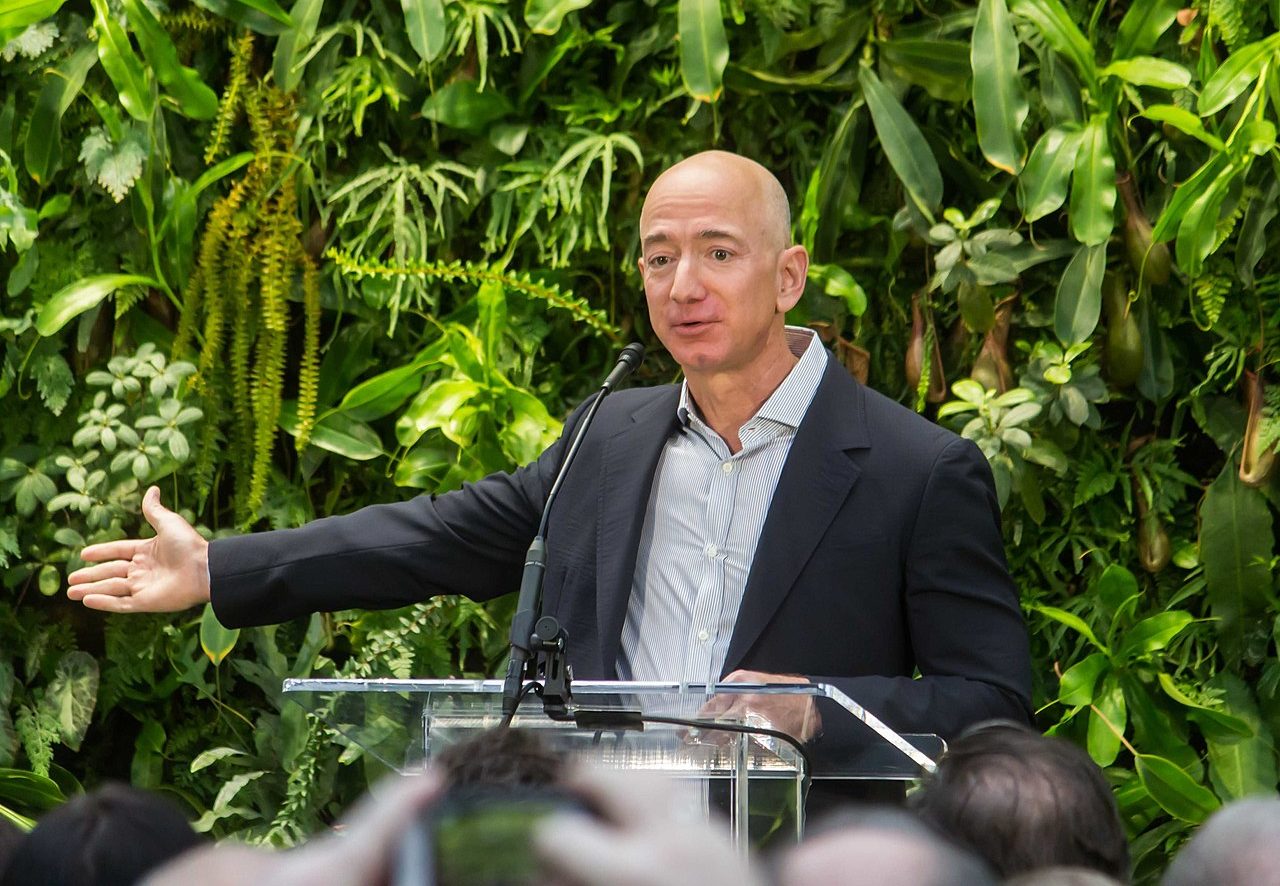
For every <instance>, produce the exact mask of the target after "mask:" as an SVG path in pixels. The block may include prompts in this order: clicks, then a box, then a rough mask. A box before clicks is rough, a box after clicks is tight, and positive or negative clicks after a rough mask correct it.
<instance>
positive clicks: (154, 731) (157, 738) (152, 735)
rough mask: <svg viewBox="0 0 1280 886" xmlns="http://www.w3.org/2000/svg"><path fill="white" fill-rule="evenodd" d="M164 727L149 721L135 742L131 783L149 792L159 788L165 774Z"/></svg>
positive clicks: (156, 722)
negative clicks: (163, 753) (163, 754)
mask: <svg viewBox="0 0 1280 886" xmlns="http://www.w3.org/2000/svg"><path fill="white" fill-rule="evenodd" d="M164 741H165V734H164V727H163V726H161V725H160V723H159V721H157V720H147V721H146V722H145V723H143V724H142V728H141V729H140V730H138V737H137V738H136V739H134V742H133V762H132V763H131V764H130V766H129V783H130V784H132V785H133V786H135V787H139V788H146V789H148V790H150V789H153V788H155V787H157V786H158V785H159V784H160V782H161V776H162V775H163V772H164V757H162V756H161V753H162V752H163V751H164Z"/></svg>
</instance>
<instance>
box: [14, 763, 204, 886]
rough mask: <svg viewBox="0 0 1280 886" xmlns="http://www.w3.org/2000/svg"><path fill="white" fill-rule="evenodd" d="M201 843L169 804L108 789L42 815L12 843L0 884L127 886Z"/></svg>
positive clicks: (117, 788)
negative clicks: (18, 840) (11, 850)
mask: <svg viewBox="0 0 1280 886" xmlns="http://www.w3.org/2000/svg"><path fill="white" fill-rule="evenodd" d="M203 842H204V841H203V839H202V838H201V837H200V835H198V834H197V833H196V832H195V831H193V830H192V829H191V824H190V823H189V822H188V821H187V819H186V816H184V815H183V814H182V810H181V809H179V808H178V807H177V806H176V805H174V804H173V803H172V802H170V801H169V800H166V799H165V798H163V797H160V796H158V795H156V794H153V793H150V792H148V791H143V790H139V789H137V788H132V787H129V786H128V785H122V784H108V785H105V786H103V787H101V788H98V789H97V790H95V791H91V792H90V793H88V794H84V795H82V796H79V797H75V798H73V799H71V800H69V801H67V802H66V803H64V804H63V805H62V806H59V807H58V808H56V809H54V810H52V811H50V812H48V813H46V814H45V815H44V816H43V817H42V818H41V819H40V820H39V821H38V822H37V823H36V827H35V829H34V830H33V831H32V832H31V833H30V834H28V835H27V836H26V837H25V838H23V839H22V841H21V842H20V843H19V844H18V848H17V851H15V852H14V853H13V857H12V858H10V859H9V865H8V867H7V868H6V869H5V871H4V874H3V879H0V886H18V884H22V883H41V884H47V886H63V884H65V886H127V884H132V883H136V882H137V881H138V880H140V879H142V877H144V876H145V875H146V874H147V873H148V872H149V871H150V870H151V869H153V868H155V867H158V866H159V865H161V864H163V863H164V862H166V861H168V860H169V859H171V858H174V857H175V856H177V855H180V854H181V853H183V852H185V851H186V850H187V849H190V848H192V847H193V846H197V845H200V844H201V843H203Z"/></svg>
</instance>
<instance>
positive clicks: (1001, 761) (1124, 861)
mask: <svg viewBox="0 0 1280 886" xmlns="http://www.w3.org/2000/svg"><path fill="white" fill-rule="evenodd" d="M911 806H912V808H913V809H914V810H915V811H916V813H917V814H918V815H919V816H920V817H921V818H922V819H924V820H925V821H926V822H928V823H929V824H931V825H933V826H934V827H936V828H937V829H938V830H939V831H941V832H942V833H944V834H946V835H947V836H949V837H951V838H952V839H953V840H955V841H956V842H957V843H959V844H960V845H961V846H963V847H965V848H967V849H969V850H971V851H972V852H974V853H976V854H977V855H978V856H979V857H981V858H983V859H985V860H986V861H987V863H988V864H990V865H991V867H992V868H994V869H995V871H996V873H998V874H999V875H1000V876H1001V877H1004V878H1008V877H1013V876H1015V875H1017V874H1024V873H1028V872H1030V871H1035V870H1039V869H1041V868H1052V867H1062V866H1071V867H1078V868H1088V869H1090V870H1094V871H1098V872H1100V873H1102V874H1105V875H1106V876H1108V877H1113V878H1115V879H1116V880H1119V881H1120V882H1123V883H1127V882H1129V841H1128V838H1127V837H1126V836H1125V831H1124V825H1123V823H1122V822H1121V821H1120V810H1119V808H1118V807H1117V806H1116V800H1115V797H1114V796H1113V795H1112V792H1111V787H1110V785H1108V784H1107V779H1106V776H1104V775H1103V774H1102V770H1101V769H1100V768H1098V765H1097V764H1096V763H1094V762H1093V760H1092V759H1090V757H1089V755H1088V754H1086V753H1085V752H1084V751H1083V750H1082V749H1081V748H1079V747H1078V746H1076V745H1074V744H1071V743H1070V742H1069V741H1066V740H1065V739H1061V738H1046V737H1045V736H1043V735H1040V734H1039V733H1037V732H1035V731H1033V730H1031V729H1029V728H1027V727H1026V726H1023V725H1022V724H1020V723H1004V722H995V723H986V724H981V725H979V726H977V727H976V728H974V729H972V730H970V731H969V732H967V733H966V734H964V735H962V736H960V737H959V738H957V739H956V740H955V741H954V742H952V743H951V747H950V748H948V749H947V752H946V753H945V754H943V755H942V757H941V759H939V760H938V769H937V771H936V772H934V773H932V774H931V775H929V776H927V777H926V778H925V779H924V782H923V784H922V785H921V788H920V790H918V791H916V792H915V793H914V794H912V795H911ZM1197 882H1210V881H1209V880H1202V881H1197Z"/></svg>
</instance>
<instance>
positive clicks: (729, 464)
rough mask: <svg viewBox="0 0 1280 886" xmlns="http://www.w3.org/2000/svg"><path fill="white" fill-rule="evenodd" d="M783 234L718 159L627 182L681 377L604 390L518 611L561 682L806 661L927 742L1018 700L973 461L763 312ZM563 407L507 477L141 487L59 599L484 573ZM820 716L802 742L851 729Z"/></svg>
mask: <svg viewBox="0 0 1280 886" xmlns="http://www.w3.org/2000/svg"><path fill="white" fill-rule="evenodd" d="M789 231H790V220H789V213H788V208H787V199H786V195H785V193H784V192H783V190H782V187H781V185H780V184H779V183H778V181H777V180H776V179H775V178H774V177H773V176H772V175H771V174H769V173H768V171H766V170H765V169H764V168H763V167H761V166H760V165H759V164H756V163H754V162H753V161H750V160H748V159H746V158H744V157H739V156H736V155H733V154H727V153H724V152H719V151H710V152H706V153H703V154H698V155H696V156H694V157H691V158H689V159H687V160H685V161H683V162H681V163H678V164H676V165H675V166H673V167H671V168H670V169H668V170H667V171H665V172H664V173H663V174H662V175H661V176H659V178H658V180H657V181H656V182H655V183H654V185H653V187H652V188H651V189H650V191H649V194H648V196H647V198H646V200H645V203H644V208H643V210H642V212H641V217H640V234H641V238H642V247H643V253H642V256H641V258H640V260H639V266H640V273H641V276H642V277H643V279H644V288H645V296H646V299H647V301H648V308H649V315H650V319H651V322H652V326H653V329H654V331H655V333H656V334H657V335H658V337H659V338H660V339H661V340H662V342H663V344H664V345H666V347H667V349H668V350H669V351H670V352H671V354H672V355H673V356H674V357H675V359H676V360H677V361H678V362H679V363H680V365H681V367H682V368H683V369H684V374H685V381H684V383H683V384H682V385H678V386H665V387H658V388H650V389H644V390H626V391H621V392H619V393H617V394H614V395H613V396H611V397H609V398H608V399H607V400H605V401H604V402H603V404H602V406H601V408H600V411H599V413H598V415H597V420H596V424H595V425H594V426H593V427H592V428H591V431H590V433H588V434H587V435H586V438H585V440H584V443H583V445H582V448H581V450H580V452H579V454H578V458H577V461H575V463H574V466H573V468H572V470H571V471H570V472H569V475H568V477H567V478H566V480H565V483H564V486H563V488H562V490H561V493H560V498H559V499H558V501H557V503H556V505H555V507H554V508H553V509H552V513H551V517H550V520H549V524H548V526H549V528H548V533H547V545H548V552H549V554H548V565H547V572H546V582H545V598H544V611H545V612H547V613H551V614H554V615H556V617H557V618H558V619H559V620H560V622H561V623H562V624H563V625H564V627H565V629H566V631H567V633H568V636H569V658H570V662H571V664H572V665H573V667H574V670H575V673H576V675H577V676H578V677H579V678H597V679H609V678H614V677H620V678H623V679H637V680H643V679H659V678H663V679H673V678H684V679H687V680H690V681H696V682H703V681H709V680H714V679H715V678H717V677H720V676H727V678H728V679H731V680H790V681H793V682H794V681H800V682H803V681H806V680H809V679H813V680H820V681H826V682H832V683H834V684H837V685H838V686H839V687H840V688H841V689H842V690H843V691H845V692H846V693H847V694H849V695H850V696H852V697H853V698H854V699H856V700H858V701H859V702H861V703H862V704H864V705H865V706H866V707H867V708H868V709H869V710H871V711H872V712H873V713H875V714H877V715H879V716H880V717H881V718H882V719H884V720H885V721H887V723H888V724H889V725H890V726H891V727H894V728H897V729H899V730H902V731H925V732H939V733H941V734H943V735H944V736H946V735H953V734H955V733H957V732H958V731H959V730H960V729H961V728H963V727H964V726H965V725H966V724H968V723H971V722H974V721H977V720H983V719H989V718H992V717H1015V718H1020V719H1026V718H1028V717H1029V715H1030V701H1029V696H1030V673H1029V671H1030V664H1029V654H1028V649H1027V638H1026V632H1025V628H1024V626H1023V623H1022V617H1021V611H1020V609H1019V606H1018V600H1017V594H1016V592H1015V590H1014V588H1013V585H1012V583H1011V581H1010V579H1009V575H1008V571H1007V568H1006V566H1005V562H1004V554H1003V549H1002V545H1001V539H1000V530H999V513H998V510H997V507H996V504H995V495H994V491H993V489H992V483H991V475H990V470H989V468H988V467H987V463H986V461H985V460H984V459H983V457H982V455H981V453H980V452H979V451H978V449H977V448H976V447H975V446H974V445H973V444H972V443H969V442H967V441H964V440H961V439H960V438H958V437H956V436H955V435H954V434H951V433H950V432H948V431H945V430H943V429H941V428H939V427H937V426H935V425H933V424H932V423H930V422H928V421H926V420H924V419H922V418H920V417H919V416H917V415H915V414H914V413H912V412H910V411H909V410H906V409H904V408H903V407H901V406H900V405H898V404H897V403H894V402H892V401H890V400H888V399H886V398H885V397H882V396H880V395H879V394H877V393H875V392H873V391H871V390H869V389H867V388H864V387H862V386H861V385H859V384H858V383H857V382H856V381H854V380H853V379H852V378H851V377H850V376H849V375H848V373H847V372H844V371H843V370H842V369H841V368H840V367H839V365H838V364H836V363H835V361H834V360H833V359H832V358H831V357H830V356H829V355H828V354H827V353H826V352H825V351H824V350H823V349H822V347H821V345H820V344H819V343H818V342H817V341H816V339H815V337H814V336H813V335H812V334H811V333H809V332H808V331H805V330H800V329H788V328H787V327H785V326H784V323H783V317H784V315H785V313H786V311H787V310H788V309H790V308H791V307H792V306H794V305H795V304H796V302H797V301H798V300H799V299H800V296H801V294H802V293H803V291H804V285H805V275H806V272H807V269H808V255H807V254H806V252H805V250H804V248H803V247H802V246H797V245H789V244H790V240H789ZM580 415H581V410H579V412H578V413H575V415H573V416H571V417H570V419H569V421H568V423H567V426H566V428H565V435H564V437H563V438H562V439H561V441H559V442H557V443H556V444H554V445H553V446H551V447H550V448H549V449H548V450H547V451H546V452H545V453H543V455H542V456H541V457H540V458H539V459H538V460H537V461H536V462H534V463H533V464H531V465H528V466H526V467H524V468H521V469H520V470H518V471H516V472H515V473H513V474H510V475H507V474H499V475H494V476H492V477H488V478H486V479H484V480H482V481H480V482H479V483H476V484H473V485H471V486H469V487H467V488H465V489H463V490H461V491H458V492H455V493H451V494H448V495H442V496H439V497H431V496H420V497H418V498H416V499H413V500H411V501H408V502H401V503H398V504H391V505H375V506H372V507H369V508H365V509H363V510H362V511H360V512H358V513H357V514H354V515H350V516H347V517H337V518H328V519H324V520H318V521H316V522H314V523H312V524H310V525H308V526H306V527H302V528H300V529H294V530H286V531H284V532H271V533H263V534H258V535H248V536H241V537H239V538H234V539H224V540H219V541H215V542H213V543H212V544H211V545H209V544H206V543H205V542H204V541H203V540H202V539H201V538H200V537H199V536H198V535H197V534H196V533H195V532H194V531H193V530H192V529H191V528H190V527H189V526H188V525H187V524H186V523H185V521H182V520H181V519H180V518H178V517H177V516H176V515H174V514H172V513H171V512H169V511H167V510H165V509H164V508H163V507H161V506H160V502H159V493H158V492H157V491H156V490H149V491H148V493H147V495H146V497H145V498H144V501H143V512H144V514H145V515H146V517H147V519H148V521H149V522H151V523H152V525H153V526H155V527H156V530H157V536H156V538H155V539H150V540H145V541H143V540H126V541H118V542H110V543H107V544H102V545H93V546H91V547H89V548H86V549H85V551H84V553H83V557H84V559H86V560H88V561H96V562H98V565H96V566H91V567H87V568H85V569H83V570H80V571H78V572H76V573H75V574H73V575H72V576H71V588H70V590H69V592H68V593H69V595H70V596H71V597H72V598H73V599H80V600H83V601H84V603H85V605H87V606H90V607H92V608H98V609H105V610H109V611H115V612H137V611H154V610H173V609H180V608H185V607H187V606H193V605H196V604H200V603H203V602H205V601H207V600H210V599H212V602H213V607H214V611H215V613H216V614H217V616H218V618H219V619H220V620H221V621H223V623H225V624H227V625H233V626H235V625H252V624H265V623H270V622H274V621H280V620H283V619H288V618H292V617H294V616H297V615H300V614H303V613H306V612H312V611H317V610H326V609H339V608H347V607H351V606H369V607H390V606H400V605H404V604H407V603H411V602H414V601H417V600H421V599H423V598H424V597H427V596H430V595H432V594H439V593H462V594H466V595H468V596H471V597H473V598H478V599H485V598H488V597H493V596H497V595H499V594H502V593H506V592H508V591H511V590H514V589H515V588H516V587H517V586H518V584H519V576H520V570H521V566H522V564H523V560H524V553H525V550H526V549H527V547H528V544H529V542H530V540H531V538H532V537H533V535H534V533H535V531H536V527H537V523H538V518H539V515H540V513H541V510H542V507H543V503H544V501H545V498H546V495H547V492H548V490H549V489H550V485H551V483H552V480H553V478H554V476H555V474H556V472H557V470H558V468H559V465H560V461H561V458H562V456H563V452H564V448H565V445H566V444H565V441H566V440H568V439H570V438H571V436H572V433H573V431H574V429H575V428H576V424H577V421H578V419H579V417H580ZM915 670H918V671H919V673H920V675H921V678H920V679H913V678H912V677H913V671H915ZM776 699H777V697H774V699H773V700H768V699H766V700H764V701H763V702H761V706H762V707H763V710H758V711H757V713H761V714H762V715H763V716H764V717H765V719H767V720H769V721H770V722H772V723H773V725H775V726H776V727H777V728H780V729H783V730H786V731H788V732H790V733H792V734H794V735H798V736H801V737H804V738H812V737H815V735H814V734H815V732H816V729H815V727H814V725H813V724H814V723H815V718H814V717H813V710H812V707H811V705H809V704H808V703H804V704H797V703H796V702H795V700H794V698H792V699H787V700H786V701H777V700H776ZM826 720H827V722H826V723H825V724H824V725H825V729H826V734H825V735H824V736H823V737H822V738H821V739H820V741H821V742H823V743H825V745H826V746H827V747H828V748H833V747H840V746H841V744H842V743H843V742H844V741H846V740H853V739H856V735H855V733H856V732H857V730H863V729H864V728H863V727H862V726H861V725H860V724H843V723H839V722H835V721H834V718H832V717H827V718H826ZM864 731H865V730H864Z"/></svg>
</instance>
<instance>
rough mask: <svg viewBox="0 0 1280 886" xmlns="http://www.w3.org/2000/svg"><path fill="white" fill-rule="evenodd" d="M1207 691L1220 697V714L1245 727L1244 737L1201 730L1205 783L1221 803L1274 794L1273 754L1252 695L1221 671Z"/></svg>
mask: <svg viewBox="0 0 1280 886" xmlns="http://www.w3.org/2000/svg"><path fill="white" fill-rule="evenodd" d="M1209 687H1210V688H1211V689H1217V690H1219V691H1221V692H1222V693H1223V699H1222V701H1223V705H1222V709H1223V711H1224V712H1226V713H1228V714H1230V715H1231V716H1233V717H1235V718H1236V719H1238V720H1241V721H1242V722H1243V723H1244V724H1245V725H1246V726H1248V727H1249V730H1250V732H1251V734H1250V735H1249V736H1248V737H1242V736H1233V735H1230V734H1229V733H1227V734H1223V733H1218V732H1216V731H1215V730H1212V729H1206V730H1205V744H1206V745H1207V747H1208V752H1209V753H1208V757H1209V780H1210V782H1211V783H1212V784H1213V787H1214V790H1215V791H1216V792H1217V794H1218V796H1219V797H1221V798H1223V799H1224V800H1239V799H1241V798H1242V797H1249V796H1254V795H1257V794H1274V793H1275V790H1276V778H1277V774H1276V754H1275V749H1274V748H1273V747H1272V739H1271V736H1270V735H1269V731H1268V730H1267V729H1266V728H1265V726H1264V724H1263V722H1262V717H1261V715H1260V713H1259V711H1258V703H1257V701H1255V700H1254V697H1253V692H1252V690H1251V689H1250V688H1249V686H1248V684H1246V683H1245V682H1244V681H1243V680H1241V679H1240V678H1239V677H1237V676H1236V675H1235V674H1231V673H1228V672H1226V671H1221V672H1219V673H1218V674H1216V675H1215V676H1214V677H1213V678H1212V679H1211V680H1210V681H1209Z"/></svg>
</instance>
